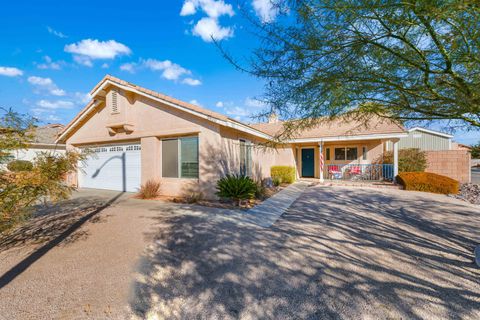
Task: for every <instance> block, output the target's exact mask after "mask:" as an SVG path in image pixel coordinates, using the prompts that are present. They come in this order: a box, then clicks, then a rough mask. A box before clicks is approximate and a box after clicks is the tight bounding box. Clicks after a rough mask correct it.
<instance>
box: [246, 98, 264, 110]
mask: <svg viewBox="0 0 480 320" xmlns="http://www.w3.org/2000/svg"><path fill="white" fill-rule="evenodd" d="M244 104H245V106H246V107H249V108H258V109H259V108H265V107H266V106H267V105H266V103H265V102H263V101H260V100H257V99H254V98H250V97H247V98H246V99H245V102H244Z"/></svg>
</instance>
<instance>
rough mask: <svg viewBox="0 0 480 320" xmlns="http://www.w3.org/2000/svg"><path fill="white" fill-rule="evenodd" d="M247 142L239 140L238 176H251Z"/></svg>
mask: <svg viewBox="0 0 480 320" xmlns="http://www.w3.org/2000/svg"><path fill="white" fill-rule="evenodd" d="M251 149H252V148H251V144H250V142H249V141H246V140H240V175H243V176H251V175H252V150H251Z"/></svg>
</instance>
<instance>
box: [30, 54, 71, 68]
mask: <svg viewBox="0 0 480 320" xmlns="http://www.w3.org/2000/svg"><path fill="white" fill-rule="evenodd" d="M43 60H44V63H40V64H38V65H37V68H38V69H52V70H60V69H61V66H62V65H63V64H65V62H64V61H53V60H52V58H50V57H49V56H44V57H43Z"/></svg>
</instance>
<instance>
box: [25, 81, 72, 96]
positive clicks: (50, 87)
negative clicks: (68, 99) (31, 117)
mask: <svg viewBox="0 0 480 320" xmlns="http://www.w3.org/2000/svg"><path fill="white" fill-rule="evenodd" d="M27 80H28V82H29V83H30V84H31V85H33V86H34V87H35V88H36V89H37V90H44V91H47V92H48V93H49V94H51V95H53V96H59V97H61V96H64V95H65V94H66V93H65V91H64V90H62V89H60V88H59V87H58V86H57V85H56V84H55V83H54V82H53V81H52V79H50V78H42V77H35V76H32V77H28V79H27Z"/></svg>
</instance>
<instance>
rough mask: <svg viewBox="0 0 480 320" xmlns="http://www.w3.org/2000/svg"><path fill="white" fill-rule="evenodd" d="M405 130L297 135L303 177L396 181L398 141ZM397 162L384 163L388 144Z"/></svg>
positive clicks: (294, 145) (297, 161) (295, 146)
mask: <svg viewBox="0 0 480 320" xmlns="http://www.w3.org/2000/svg"><path fill="white" fill-rule="evenodd" d="M402 136H403V133H402V134H388V135H387V134H384V135H380V134H377V135H374V134H372V135H368V136H343V137H325V138H310V139H296V141H295V144H293V147H294V152H295V161H296V166H297V172H298V178H299V179H312V178H313V179H318V180H319V181H320V182H323V181H325V180H349V181H393V179H394V177H395V176H396V175H397V174H398V141H399V139H400V138H401V137H402ZM387 142H391V144H392V145H393V163H383V155H384V153H385V152H386V144H387Z"/></svg>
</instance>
